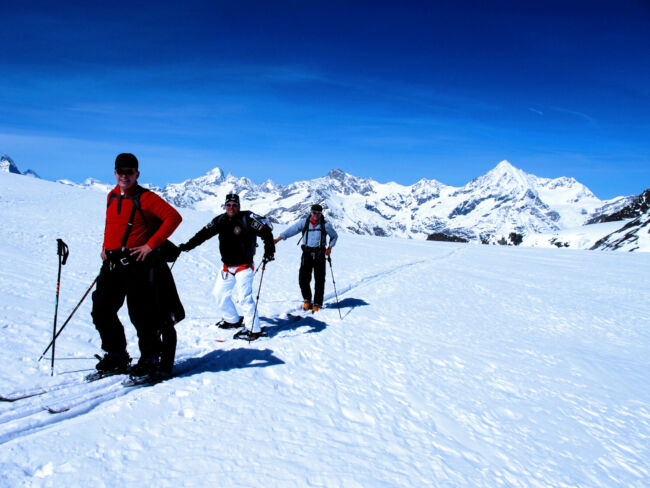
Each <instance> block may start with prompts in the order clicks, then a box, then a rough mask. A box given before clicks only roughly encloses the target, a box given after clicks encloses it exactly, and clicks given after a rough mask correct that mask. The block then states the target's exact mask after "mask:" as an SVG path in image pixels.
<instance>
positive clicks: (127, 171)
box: [115, 168, 135, 176]
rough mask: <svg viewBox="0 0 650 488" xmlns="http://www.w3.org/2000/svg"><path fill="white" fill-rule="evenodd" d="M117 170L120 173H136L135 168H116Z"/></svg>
mask: <svg viewBox="0 0 650 488" xmlns="http://www.w3.org/2000/svg"><path fill="white" fill-rule="evenodd" d="M115 172H116V173H117V174H118V175H124V176H132V175H134V174H135V170H134V169H131V168H115Z"/></svg>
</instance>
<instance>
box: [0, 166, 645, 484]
mask: <svg viewBox="0 0 650 488" xmlns="http://www.w3.org/2000/svg"><path fill="white" fill-rule="evenodd" d="M105 202H106V200H105V193H104V192H103V191H99V190H97V189H91V188H88V189H81V188H75V187H68V186H65V185H58V184H54V183H49V182H45V181H39V180H34V179H28V178H24V177H22V176H17V175H12V174H0V221H1V222H2V225H1V226H0V263H2V265H1V267H0V305H1V306H0V330H1V331H2V341H1V342H0V364H1V365H2V372H3V373H2V375H1V377H0V395H3V396H6V395H8V394H10V393H15V392H20V391H23V392H28V391H29V390H31V389H33V388H34V387H36V386H47V385H49V386H51V388H52V390H51V391H50V392H49V393H47V394H44V395H40V396H35V397H32V398H29V399H24V400H20V401H16V402H13V403H8V402H2V403H0V486H3V487H4V486H8V487H22V486H30V487H31V486H37V487H41V486H42V487H60V486H74V487H77V486H79V487H82V486H83V487H88V486H92V487H97V488H99V487H115V486H120V487H122V486H125V487H141V486H160V487H177V486H201V487H204V486H237V487H240V486H244V487H258V486H265V487H287V486H310V487H338V486H342V487H370V486H372V487H398V486H399V487H405V486H409V487H410V486H417V487H425V486H426V487H432V486H436V487H441V486H442V487H457V486H468V487H470V486H471V487H476V486H483V487H495V486H509V487H510V486H532V487H548V486H553V487H556V486H558V487H576V486H580V487H600V486H625V487H631V486H633V487H647V486H648V485H649V484H650V448H649V446H650V379H649V375H648V371H649V370H650V349H649V347H648V346H649V344H650V330H649V324H650V306H649V305H648V304H649V303H650V290H649V289H648V286H647V283H648V275H650V254H648V253H615V252H598V251H576V250H568V249H531V248H513V247H498V246H480V245H472V244H448V243H439V242H425V241H414V240H401V239H396V238H377V237H370V236H357V235H348V234H344V233H342V234H341V235H340V238H339V243H338V245H337V246H336V247H335V248H334V252H333V254H332V257H333V259H332V261H333V270H334V278H335V280H336V288H337V291H338V300H339V305H340V314H341V316H342V318H339V310H338V308H337V300H336V296H335V293H334V288H333V283H332V275H331V273H330V268H329V267H328V281H327V285H326V298H327V303H326V307H325V308H324V309H323V310H322V311H320V312H318V313H317V314H314V315H311V314H310V315H307V316H305V317H304V318H302V319H300V320H297V321H296V320H294V319H293V318H292V317H290V316H288V313H292V314H297V313H298V312H297V309H298V308H299V307H300V304H301V300H300V294H299V290H298V285H297V274H298V265H299V248H298V246H296V242H295V239H292V240H290V241H282V242H280V243H279V244H278V249H277V253H276V260H275V261H274V262H272V263H270V264H269V265H268V266H267V268H266V270H265V272H264V274H263V282H262V288H261V291H260V304H259V311H260V314H261V318H262V320H263V322H264V323H265V325H266V327H267V331H268V332H269V336H270V337H269V338H268V339H264V340H260V341H256V342H252V343H250V344H249V343H247V342H242V341H237V340H233V339H232V334H233V332H232V331H224V330H221V329H218V328H216V327H215V326H214V323H215V322H216V321H217V320H218V319H219V317H217V316H216V315H215V312H214V304H213V298H212V296H211V290H212V286H213V283H214V280H215V277H216V275H217V273H218V272H219V271H218V270H219V262H220V260H219V254H218V241H217V239H216V238H215V239H212V240H211V241H208V242H207V243H206V244H204V245H203V246H201V247H199V248H197V249H195V250H194V251H192V252H190V253H184V254H183V255H182V256H181V257H180V258H179V260H178V261H177V262H176V264H175V266H174V268H173V272H174V275H175V277H176V282H177V285H178V288H179V292H180V294H181V298H182V299H183V301H184V304H185V308H186V312H187V319H186V320H184V321H183V322H181V323H180V324H178V326H177V330H178V336H179V345H178V354H177V362H176V366H175V369H176V372H177V375H176V376H175V377H174V378H172V379H169V380H168V381H165V382H163V383H160V384H157V385H154V386H149V387H139V388H126V387H124V386H123V385H122V384H121V381H122V380H123V378H121V377H112V378H106V379H104V380H100V381H97V382H94V383H91V384H82V383H80V379H81V378H83V376H84V375H86V374H88V373H89V372H90V371H91V370H92V369H93V367H94V364H95V362H96V361H95V359H93V355H94V354H96V353H99V352H100V345H99V344H100V343H99V337H98V334H97V333H96V331H95V330H94V327H93V325H92V323H91V320H90V302H91V300H90V298H88V299H87V300H86V301H85V302H84V303H83V304H82V306H81V307H80V309H79V310H78V312H77V313H76V315H75V316H74V317H73V318H72V319H71V320H70V322H69V324H68V326H67V327H66V329H65V330H64V331H63V333H62V334H61V336H60V337H59V339H58V340H57V343H56V358H57V359H56V363H55V367H54V369H55V376H54V377H51V376H50V361H49V355H48V356H46V358H45V359H43V360H42V361H40V362H37V359H38V357H39V356H40V355H41V353H42V352H43V349H45V346H46V345H47V344H48V342H49V341H50V339H51V334H52V321H53V315H54V302H55V292H56V278H57V268H58V260H57V256H56V239H57V238H62V239H63V240H64V241H65V242H66V243H67V244H68V245H69V247H70V258H69V262H68V264H67V265H66V266H64V267H63V269H62V278H61V290H60V302H59V320H58V323H59V326H60V325H61V324H62V322H63V321H64V320H65V318H67V317H68V315H69V313H70V312H71V311H72V309H73V308H74V307H75V305H76V304H77V303H78V301H79V299H80V298H81V297H82V295H83V294H84V292H85V291H86V290H87V289H88V287H89V285H90V284H91V283H92V282H93V280H94V278H95V276H96V274H97V272H98V271H99V266H100V258H99V251H100V246H101V241H102V234H103V223H104V213H105ZM244 208H246V205H245V203H244ZM251 210H256V209H255V208H251ZM182 215H183V217H184V221H183V223H182V224H181V227H180V228H179V229H178V230H177V231H176V233H175V235H174V236H173V237H172V240H173V241H175V242H177V243H179V242H182V241H185V240H186V239H188V238H189V237H190V236H192V235H193V234H194V233H195V232H196V231H198V230H199V228H200V227H201V226H203V225H204V224H205V223H207V222H208V221H209V220H210V219H211V218H212V216H213V215H212V214H210V213H207V212H199V211H195V210H189V209H182ZM280 230H281V228H276V229H275V231H274V232H275V233H276V234H277V233H278V232H279V231H280ZM258 258H260V256H258ZM261 277H262V271H261V270H260V271H258V273H257V276H256V281H255V288H254V289H255V294H257V290H258V286H259V283H260V279H261ZM120 316H121V317H122V319H123V322H124V323H125V327H126V330H127V337H128V339H129V352H130V353H131V355H132V356H134V357H136V358H137V356H138V355H139V354H138V349H137V341H136V336H135V332H134V329H133V327H132V325H131V324H130V322H129V321H128V315H127V313H126V310H125V309H123V310H122V311H121V314H120ZM66 385H67V386H66ZM44 407H45V408H47V407H49V408H52V409H64V408H69V410H68V411H66V412H63V413H58V414H51V413H49V412H48V411H46V410H45V409H44Z"/></svg>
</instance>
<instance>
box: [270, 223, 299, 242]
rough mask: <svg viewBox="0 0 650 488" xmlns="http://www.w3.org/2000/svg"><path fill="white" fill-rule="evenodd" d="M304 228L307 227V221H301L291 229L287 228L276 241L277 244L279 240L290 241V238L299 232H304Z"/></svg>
mask: <svg viewBox="0 0 650 488" xmlns="http://www.w3.org/2000/svg"><path fill="white" fill-rule="evenodd" d="M303 227H305V221H304V220H299V221H298V222H296V223H295V224H293V225H292V226H291V227H287V228H286V229H285V230H284V232H281V233H280V235H279V236H278V238H277V239H276V242H277V241H278V240H282V239H288V238H289V237H293V236H295V235H296V234H298V233H299V232H301V231H302V229H303Z"/></svg>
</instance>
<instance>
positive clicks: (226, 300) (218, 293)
mask: <svg viewBox="0 0 650 488" xmlns="http://www.w3.org/2000/svg"><path fill="white" fill-rule="evenodd" d="M234 287H235V277H234V276H233V275H232V274H230V273H226V272H224V271H222V272H220V273H219V276H218V277H217V282H216V283H215V285H214V289H213V290H212V294H213V295H214V298H215V300H216V302H217V313H218V314H220V315H221V317H222V318H223V319H224V320H225V321H226V322H231V323H235V322H238V321H239V314H238V313H237V308H236V307H235V304H234V302H233V301H232V290H233V288H234Z"/></svg>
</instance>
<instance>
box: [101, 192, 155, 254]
mask: <svg viewBox="0 0 650 488" xmlns="http://www.w3.org/2000/svg"><path fill="white" fill-rule="evenodd" d="M141 190H142V191H139V192H138V193H136V194H134V195H132V196H125V197H124V198H129V199H130V200H132V201H133V208H132V209H131V215H129V222H128V223H127V225H126V232H124V237H123V238H122V249H124V248H126V243H127V241H128V240H129V235H130V234H131V229H133V220H134V219H135V213H136V212H140V216H141V217H142V220H144V225H145V227H146V228H147V231H149V223H148V222H147V218H146V217H145V216H144V212H143V211H142V207H141V206H140V196H141V195H142V194H143V193H145V192H148V191H149V190H147V189H146V188H142V189H141ZM121 202H122V201H121V200H118V205H119V204H120V203H121ZM109 205H110V201H109ZM118 211H119V210H118Z"/></svg>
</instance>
